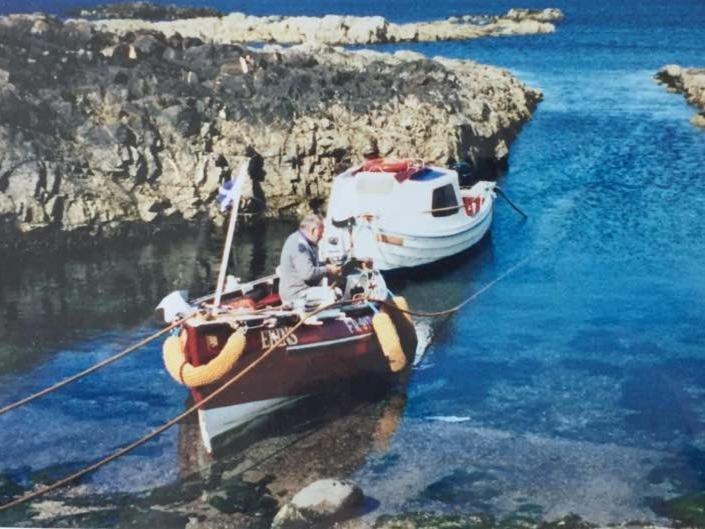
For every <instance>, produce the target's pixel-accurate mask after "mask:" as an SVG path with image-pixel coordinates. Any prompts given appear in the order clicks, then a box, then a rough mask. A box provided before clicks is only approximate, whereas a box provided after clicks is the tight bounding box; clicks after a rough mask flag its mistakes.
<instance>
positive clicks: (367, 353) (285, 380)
mask: <svg viewBox="0 0 705 529" xmlns="http://www.w3.org/2000/svg"><path fill="white" fill-rule="evenodd" d="M277 286H278V277H277V276H276V275H273V276H269V277H265V278H262V279H259V280H256V281H253V282H250V283H246V284H238V285H234V286H231V288H228V289H226V291H225V293H224V294H223V295H222V299H221V302H220V303H219V304H218V305H217V306H216V305H214V304H213V302H212V300H213V297H212V296H209V297H207V298H202V299H200V300H196V301H194V302H192V303H186V302H185V300H184V299H183V298H179V297H178V296H177V294H176V293H175V294H171V295H170V296H168V297H167V298H165V299H164V300H163V302H162V303H161V304H160V308H163V309H164V313H165V319H166V320H167V321H174V320H176V319H177V318H182V317H183V316H186V315H189V316H187V317H186V318H185V319H184V320H183V321H182V322H181V323H180V325H179V327H178V333H177V334H176V335H174V336H172V337H170V338H168V339H167V340H166V341H165V343H164V349H163V350H164V361H165V366H166V368H167V371H168V372H169V373H170V374H171V376H172V377H173V378H174V379H175V380H176V381H178V382H179V383H181V384H184V385H185V386H187V387H188V388H189V389H190V390H191V394H192V396H193V398H194V400H195V401H196V402H197V403H202V406H201V408H200V409H199V412H198V413H199V424H200V431H201V436H202V439H203V443H204V445H205V447H206V450H207V451H208V452H212V450H213V439H214V438H216V437H217V436H219V435H221V434H224V433H225V432H228V431H230V430H232V429H234V428H238V427H240V426H243V425H245V424H247V423H248V422H249V421H251V420H252V419H254V418H256V417H258V416H260V415H262V414H264V413H267V412H269V411H272V410H274V409H277V408H280V407H282V406H285V405H287V404H290V403H292V402H293V401H295V400H298V399H300V398H302V397H305V396H307V395H311V394H316V393H319V392H323V391H325V390H327V389H329V388H331V387H333V386H335V385H336V384H339V383H341V381H347V380H351V379H353V378H362V379H364V377H368V376H380V377H384V378H391V379H393V378H394V377H396V376H398V374H399V373H401V372H403V371H404V370H405V369H406V367H407V366H408V365H409V364H410V363H411V361H412V360H413V355H414V354H415V350H416V333H415V330H414V326H413V324H412V323H411V320H410V318H409V316H408V315H407V314H405V313H403V312H402V311H399V310H397V307H399V308H406V303H405V302H404V300H403V299H402V298H390V297H389V293H388V291H387V288H386V285H385V283H384V279H383V278H382V276H381V274H380V273H379V272H378V271H375V270H369V269H365V268H364V267H358V268H354V269H353V271H352V273H349V274H347V275H346V278H345V289H344V291H343V290H342V289H334V288H333V287H327V286H322V287H316V289H314V294H317V295H318V298H317V299H310V300H308V301H307V303H306V306H299V307H295V308H288V307H283V306H282V304H281V301H280V299H279V295H278V294H277ZM336 292H337V294H336ZM383 300H384V301H383ZM316 310H318V311H319V312H317V313H316V314H314V315H312V316H308V315H309V314H311V313H312V311H316ZM233 378H237V380H235V381H233V382H231V381H232V380H233Z"/></svg>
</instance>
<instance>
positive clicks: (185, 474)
mask: <svg viewBox="0 0 705 529" xmlns="http://www.w3.org/2000/svg"><path fill="white" fill-rule="evenodd" d="M405 387H406V382H405V381H401V382H399V383H396V384H393V385H391V384H390V383H388V382H384V381H381V380H380V381H377V382H375V381H371V380H369V379H366V380H356V381H351V382H349V383H346V384H343V385H338V387H337V388H336V389H331V390H329V391H327V392H326V393H324V394H321V395H317V396H315V397H309V398H306V399H304V400H301V401H299V402H297V403H296V404H294V405H292V406H290V407H289V408H287V409H285V410H279V411H277V412H275V413H272V414H269V415H267V416H265V417H263V418H262V419H261V420H260V421H258V422H256V423H253V424H250V425H249V426H248V427H247V428H246V429H244V430H241V431H239V432H235V433H232V434H229V435H228V436H227V438H225V439H220V440H219V442H218V444H217V451H216V454H215V455H214V456H210V455H208V454H206V452H205V451H204V449H203V447H202V443H201V440H200V432H199V427H198V423H197V421H196V420H195V418H191V419H190V420H186V421H184V422H182V423H181V424H180V425H179V427H178V442H177V446H176V448H177V453H176V454H175V459H174V461H173V463H174V464H175V465H178V479H177V480H176V481H174V482H173V483H171V484H168V485H165V486H160V487H156V488H153V489H150V490H147V491H144V492H141V493H113V494H86V493H85V492H79V493H78V494H75V493H74V492H73V491H72V490H70V489H69V490H68V491H64V492H60V493H57V494H55V495H53V496H52V499H53V500H56V502H57V503H55V504H51V505H47V504H42V503H41V502H37V503H35V504H32V505H31V507H25V508H20V509H14V510H11V511H9V512H7V513H0V525H4V524H10V525H11V524H13V523H18V522H20V521H23V522H25V523H26V522H27V521H30V520H31V523H32V524H33V525H35V526H52V527H83V526H111V527H129V526H133V525H134V524H135V523H138V524H139V525H140V526H145V523H148V522H149V523H154V524H157V525H158V526H159V527H184V526H185V525H186V523H187V522H188V520H189V518H197V519H198V520H200V521H201V522H204V523H210V521H217V520H220V519H221V518H222V517H223V516H225V515H226V516H227V518H225V519H226V520H227V521H228V523H229V524H230V525H231V526H237V527H243V528H245V527H260V526H262V527H268V526H269V523H270V521H271V519H272V517H273V516H274V514H275V513H276V511H277V510H278V508H279V506H280V505H281V504H282V503H283V502H285V501H287V500H288V499H290V498H291V496H292V495H293V494H294V493H296V492H297V491H298V490H300V489H301V488H302V487H304V486H305V485H307V484H309V483H311V482H313V481H315V480H316V479H320V478H324V477H330V476H336V477H344V476H347V475H350V474H352V473H353V472H354V471H355V470H357V469H358V468H360V467H361V466H362V465H363V464H364V462H365V460H366V458H367V456H368V455H369V454H370V453H372V452H383V451H385V450H386V449H387V447H388V446H389V443H390V441H391V438H392V437H393V435H394V433H395V431H396V429H397V426H398V424H399V421H400V420H401V417H402V415H403V410H404V406H405V402H406V393H405ZM186 405H189V403H186ZM73 466H75V465H70V467H71V468H69V466H67V465H62V468H60V469H58V470H60V473H62V474H65V473H67V472H69V471H70V470H75V468H73ZM56 471H57V469H56V468H47V469H44V470H36V471H34V473H33V476H34V477H35V479H34V480H33V481H32V483H31V484H30V483H27V484H24V485H23V486H21V485H20V484H18V483H16V482H15V481H13V480H12V479H10V478H9V477H7V476H3V474H1V473H0V499H2V500H3V501H7V500H9V499H10V498H12V497H16V496H17V495H19V494H21V493H22V492H26V491H27V490H28V488H31V487H32V486H35V485H36V484H39V483H44V482H46V481H50V480H51V479H54V478H55V475H56ZM49 476H51V478H50V477H49ZM375 506H376V502H375V500H374V499H372V498H367V499H366V501H365V502H364V505H363V507H362V508H361V510H358V511H356V512H350V513H347V515H349V516H353V515H355V516H357V515H360V514H364V513H365V512H368V511H370V510H372V509H374V508H375Z"/></svg>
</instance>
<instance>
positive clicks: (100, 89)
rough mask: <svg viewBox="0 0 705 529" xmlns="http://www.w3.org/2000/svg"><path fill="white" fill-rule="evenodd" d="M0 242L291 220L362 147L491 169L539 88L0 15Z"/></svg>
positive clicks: (341, 55)
mask: <svg viewBox="0 0 705 529" xmlns="http://www.w3.org/2000/svg"><path fill="white" fill-rule="evenodd" d="M0 42H2V46H0V241H2V244H3V246H5V247H7V246H22V247H26V246H27V244H28V241H32V243H46V244H55V243H58V242H62V243H63V242H76V243H78V244H86V243H87V242H89V241H95V240H97V239H101V238H105V237H110V236H115V235H121V234H136V233H153V232H155V231H159V230H164V229H169V228H172V227H174V226H183V225H184V221H193V220H195V219H197V218H214V219H215V220H216V221H218V222H219V221H221V219H222V216H221V215H220V214H219V213H218V212H217V210H216V209H215V206H214V204H213V202H214V200H213V199H214V197H215V194H216V192H217V188H218V185H219V183H220V182H221V181H222V180H224V179H226V178H228V177H229V175H230V174H231V173H232V172H233V171H234V170H235V169H236V168H237V167H238V166H239V165H240V164H241V163H243V162H244V161H249V162H248V163H249V175H250V179H249V181H248V182H247V185H246V186H245V194H246V198H247V200H246V203H245V204H244V211H245V212H246V213H251V214H254V213H260V214H265V215H269V216H272V217H282V216H296V215H299V214H300V213H301V211H302V209H305V208H307V207H308V205H309V204H312V203H313V204H315V203H319V204H320V203H322V202H323V201H325V199H326V197H327V192H328V189H329V185H330V181H331V179H332V178H333V176H334V175H335V174H336V173H337V172H339V171H340V170H341V169H343V168H345V167H348V166H350V165H352V164H354V163H356V162H358V161H359V160H360V159H361V156H362V154H363V153H365V152H367V151H370V150H376V151H377V152H379V154H381V155H383V156H401V157H406V156H413V157H415V158H422V159H424V160H427V161H429V162H433V163H437V164H444V165H445V164H448V163H451V162H454V161H461V160H464V161H467V162H469V163H470V164H471V165H472V166H473V167H474V168H475V170H476V171H478V172H479V173H481V174H487V173H492V172H495V171H497V170H498V169H501V168H502V166H503V165H504V164H505V163H506V159H507V155H508V145H509V143H510V142H511V141H512V139H513V138H514V137H515V135H516V134H517V132H518V130H519V128H520V127H521V125H522V124H523V123H524V122H525V121H526V120H528V119H529V118H530V116H531V112H532V110H533V108H534V106H535V105H536V103H537V102H538V101H539V99H540V97H541V94H540V92H538V91H536V90H533V89H531V88H527V87H525V86H524V85H523V84H521V83H520V82H518V81H517V80H516V79H515V78H514V77H512V76H511V75H510V74H509V73H508V72H506V71H503V70H500V69H497V68H493V67H490V66H484V65H480V64H476V63H473V62H469V61H453V60H428V59H425V58H424V57H423V56H421V55H419V54H415V53H410V52H398V53H396V54H395V55H393V56H392V55H387V54H381V53H373V52H368V51H361V52H357V53H346V52H343V51H342V50H337V49H333V48H330V47H313V46H302V47H301V46H300V47H295V48H291V49H280V48H278V47H268V48H265V49H263V50H261V51H252V50H249V49H246V48H243V47H240V46H236V45H232V44H221V45H215V44H205V43H204V42H202V41H201V40H198V39H195V38H192V37H181V36H176V35H174V36H171V37H167V36H165V35H164V34H162V33H159V32H155V31H147V30H143V31H137V32H134V33H131V34H128V35H124V36H117V35H115V34H112V33H108V32H103V31H99V30H96V29H95V27H93V26H92V25H90V24H88V23H86V22H76V21H67V22H61V21H59V20H57V19H54V18H50V17H45V16H38V15H30V16H19V15H16V16H9V17H5V18H0Z"/></svg>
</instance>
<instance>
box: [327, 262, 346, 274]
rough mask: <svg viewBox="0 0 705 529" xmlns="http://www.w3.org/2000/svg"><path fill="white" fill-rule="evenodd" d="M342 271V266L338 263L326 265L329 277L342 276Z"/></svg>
mask: <svg viewBox="0 0 705 529" xmlns="http://www.w3.org/2000/svg"><path fill="white" fill-rule="evenodd" d="M341 272H342V268H340V267H339V266H338V265H336V264H327V265H326V273H327V274H328V276H329V277H338V276H340V274H341Z"/></svg>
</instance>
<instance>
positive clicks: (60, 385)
mask: <svg viewBox="0 0 705 529" xmlns="http://www.w3.org/2000/svg"><path fill="white" fill-rule="evenodd" d="M191 316H192V314H191V315H189V316H185V317H183V318H181V319H179V320H177V321H175V322H173V323H171V324H169V325H167V326H166V327H164V328H163V329H161V330H160V331H157V332H155V333H154V334H152V335H151V336H148V337H147V338H144V339H143V340H141V341H139V342H137V343H136V344H134V345H131V346H130V347H128V348H126V349H123V350H122V351H120V352H119V353H117V354H115V355H113V356H111V357H109V358H106V359H105V360H101V361H100V362H98V363H97V364H94V365H92V366H91V367H89V368H87V369H84V370H83V371H81V372H80V373H76V374H75V375H71V376H70V377H67V378H65V379H63V380H61V381H59V382H57V383H56V384H54V385H52V386H49V387H46V388H44V389H42V390H40V391H37V392H36V393H32V394H31V395H29V396H27V397H25V398H23V399H20V400H18V401H15V402H12V403H10V404H8V405H6V406H3V407H2V408H0V415H2V414H4V413H7V412H8V411H10V410H14V409H15V408H19V407H20V406H23V405H25V404H28V403H30V402H32V401H33V400H35V399H38V398H39V397H43V396H44V395H47V394H49V393H52V392H53V391H56V390H58V389H61V388H63V387H64V386H67V385H69V384H71V383H72V382H76V381H77V380H80V379H81V378H83V377H85V376H87V375H90V374H91V373H94V372H95V371H98V370H99V369H102V368H103V367H105V366H107V365H110V364H112V363H113V362H115V361H117V360H119V359H120V358H123V357H125V356H127V355H128V354H130V353H133V352H135V351H136V350H137V349H139V348H141V347H144V346H145V345H147V344H148V343H149V342H151V341H154V340H156V339H157V338H159V337H160V336H163V335H164V334H166V333H167V332H169V331H170V330H171V329H173V328H174V327H177V326H178V325H181V323H183V322H184V321H185V320H186V319H188V318H190V317H191Z"/></svg>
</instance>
